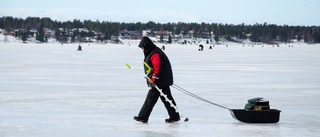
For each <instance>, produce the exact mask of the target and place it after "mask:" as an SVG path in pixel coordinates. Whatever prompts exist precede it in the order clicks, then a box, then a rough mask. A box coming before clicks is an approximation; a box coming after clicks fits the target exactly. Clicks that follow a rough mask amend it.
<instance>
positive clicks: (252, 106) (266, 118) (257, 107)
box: [229, 98, 281, 123]
mask: <svg viewBox="0 0 320 137" xmlns="http://www.w3.org/2000/svg"><path fill="white" fill-rule="evenodd" d="M229 110H230V113H231V115H232V117H233V118H234V119H236V120H239V121H241V122H244V123H277V122H279V119H280V112H281V111H280V110H277V109H270V106H269V101H266V100H264V99H263V98H253V99H249V100H248V103H247V104H246V105H245V107H244V109H229Z"/></svg>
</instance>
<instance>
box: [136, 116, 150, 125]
mask: <svg viewBox="0 0 320 137" xmlns="http://www.w3.org/2000/svg"><path fill="white" fill-rule="evenodd" d="M133 119H134V120H136V121H138V122H142V123H148V119H143V118H141V117H138V116H134V117H133Z"/></svg>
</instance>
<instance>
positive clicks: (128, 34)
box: [120, 29, 141, 39]
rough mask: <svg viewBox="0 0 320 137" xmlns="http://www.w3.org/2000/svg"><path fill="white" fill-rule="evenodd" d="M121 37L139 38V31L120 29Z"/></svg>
mask: <svg viewBox="0 0 320 137" xmlns="http://www.w3.org/2000/svg"><path fill="white" fill-rule="evenodd" d="M120 36H121V38H122V39H141V33H140V32H139V31H128V30H126V29H124V30H122V31H120Z"/></svg>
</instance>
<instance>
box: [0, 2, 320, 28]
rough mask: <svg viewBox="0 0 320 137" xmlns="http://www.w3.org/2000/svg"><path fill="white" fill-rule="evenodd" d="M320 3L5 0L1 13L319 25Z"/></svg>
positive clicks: (61, 17)
mask: <svg viewBox="0 0 320 137" xmlns="http://www.w3.org/2000/svg"><path fill="white" fill-rule="evenodd" d="M319 5H320V0H197V1H187V0H161V1H160V0H158V1H152V0H54V1H53V0H51V1H49V0H1V1H0V16H13V17H21V18H26V17H28V16H36V17H50V18H51V19H53V20H59V21H66V20H73V19H80V20H89V19H90V20H93V21H95V20H99V21H115V22H148V21H154V22H159V23H167V22H197V23H201V22H206V23H228V24H240V23H245V24H255V23H264V22H267V23H269V24H278V25H284V24H286V25H305V26H311V25H316V26H319V25H320V16H319V13H320V8H319V7H320V6H319Z"/></svg>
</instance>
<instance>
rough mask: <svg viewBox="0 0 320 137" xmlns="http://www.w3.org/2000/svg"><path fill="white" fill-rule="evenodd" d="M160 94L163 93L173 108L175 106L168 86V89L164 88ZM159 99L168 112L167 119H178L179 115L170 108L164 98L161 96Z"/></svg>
mask: <svg viewBox="0 0 320 137" xmlns="http://www.w3.org/2000/svg"><path fill="white" fill-rule="evenodd" d="M162 92H163V93H164V94H165V95H167V98H168V99H169V100H171V101H172V103H173V104H174V105H175V106H177V104H176V102H175V101H174V99H173V97H172V94H171V90H170V87H169V86H168V87H164V88H163V89H162ZM160 98H161V101H162V102H163V104H164V106H165V107H166V109H167V111H168V114H169V116H170V117H169V119H180V115H179V113H177V112H176V110H175V109H174V108H173V107H171V106H170V103H169V102H167V101H166V100H165V98H164V97H162V96H161V97H160Z"/></svg>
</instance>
